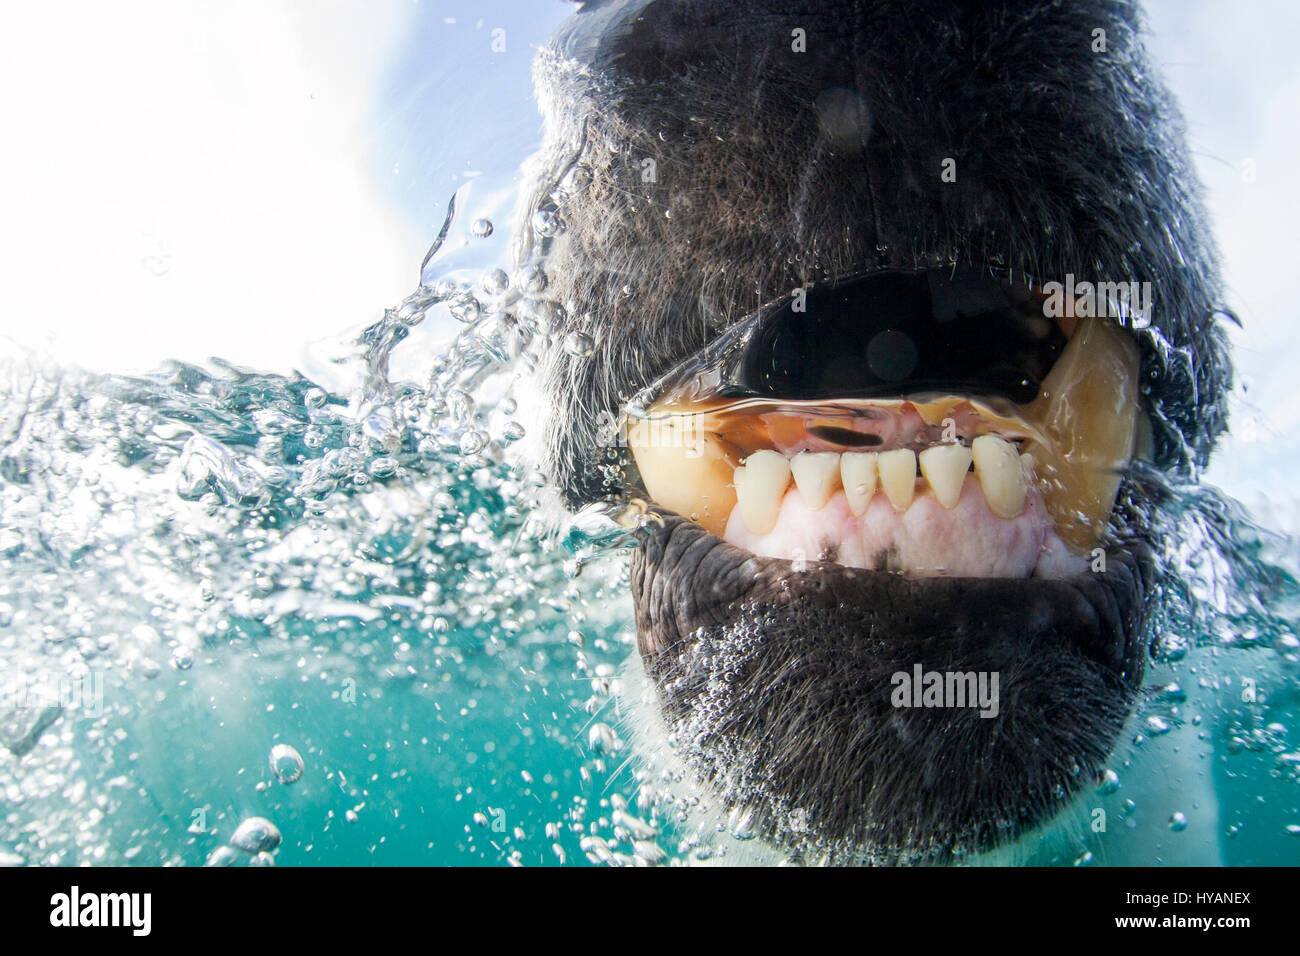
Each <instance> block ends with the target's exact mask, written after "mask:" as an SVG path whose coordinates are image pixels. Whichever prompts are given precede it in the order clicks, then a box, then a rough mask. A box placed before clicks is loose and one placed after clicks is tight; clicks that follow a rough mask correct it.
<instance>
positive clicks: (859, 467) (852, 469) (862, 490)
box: [840, 451, 879, 517]
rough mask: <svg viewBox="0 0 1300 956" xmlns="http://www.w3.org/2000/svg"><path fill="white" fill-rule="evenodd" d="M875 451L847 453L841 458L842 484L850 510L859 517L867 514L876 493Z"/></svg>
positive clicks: (876, 456)
mask: <svg viewBox="0 0 1300 956" xmlns="http://www.w3.org/2000/svg"><path fill="white" fill-rule="evenodd" d="M878 457H879V456H878V454H877V453H876V452H874V451H846V452H845V453H844V454H842V455H841V456H840V482H841V483H842V484H843V485H844V497H845V498H847V499H848V502H849V510H850V511H852V512H853V513H854V514H855V515H858V516H859V517H860V516H862V515H864V514H866V512H867V505H869V504H871V496H872V495H874V494H875V493H876V458H878Z"/></svg>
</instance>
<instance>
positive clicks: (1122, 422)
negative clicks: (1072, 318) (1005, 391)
mask: <svg viewBox="0 0 1300 956" xmlns="http://www.w3.org/2000/svg"><path fill="white" fill-rule="evenodd" d="M1027 416H1028V417H1029V419H1030V420H1031V421H1032V422H1033V423H1034V424H1035V425H1036V426H1037V427H1038V429H1039V431H1040V432H1041V434H1042V442H1041V443H1039V442H1033V443H1028V448H1029V449H1030V450H1031V451H1033V453H1034V460H1035V465H1036V470H1037V473H1038V475H1039V477H1040V478H1042V479H1043V480H1044V481H1045V482H1046V489H1047V490H1046V494H1045V495H1044V503H1045V504H1046V506H1047V510H1048V513H1049V514H1051V516H1052V518H1053V520H1054V521H1055V523H1056V526H1057V529H1058V531H1059V533H1060V535H1061V537H1062V538H1063V539H1064V540H1065V541H1066V543H1068V544H1070V545H1073V546H1074V547H1075V548H1076V549H1079V550H1081V551H1083V550H1087V549H1088V548H1091V547H1093V546H1094V545H1095V544H1096V542H1097V540H1098V538H1099V537H1100V535H1101V533H1102V532H1103V531H1104V530H1105V527H1106V524H1107V522H1108V521H1109V520H1110V512H1111V509H1112V508H1113V507H1114V506H1115V495H1116V493H1117V492H1118V491H1119V483H1120V472H1121V471H1122V469H1123V468H1124V467H1125V466H1126V465H1127V464H1128V463H1129V461H1130V460H1131V458H1132V455H1133V448H1134V444H1135V438H1136V436H1137V430H1138V421H1137V418H1138V348H1137V343H1136V342H1134V341H1133V339H1132V338H1131V337H1129V336H1128V334H1127V333H1125V332H1123V331H1121V330H1120V329H1119V328H1118V327H1117V326H1116V325H1115V323H1114V321H1112V320H1111V319H1108V318H1100V317H1095V316H1093V317H1088V318H1083V319H1080V320H1079V324H1078V327H1077V328H1076V329H1075V330H1074V335H1073V336H1072V337H1071V339H1070V344H1069V345H1067V346H1066V347H1065V351H1064V352H1062V353H1061V357H1060V358H1059V359H1057V361H1056V364H1055V365H1054V366H1053V367H1052V371H1051V372H1050V373H1048V375H1047V377H1046V378H1045V379H1043V386H1042V394H1040V395H1039V397H1038V398H1037V399H1035V400H1034V402H1033V404H1032V405H1031V406H1029V408H1028V409H1027Z"/></svg>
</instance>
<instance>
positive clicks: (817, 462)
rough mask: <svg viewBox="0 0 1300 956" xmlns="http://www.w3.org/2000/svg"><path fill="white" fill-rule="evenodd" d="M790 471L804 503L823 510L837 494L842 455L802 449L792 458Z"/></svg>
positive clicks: (817, 509) (814, 509)
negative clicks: (837, 480) (832, 496)
mask: <svg viewBox="0 0 1300 956" xmlns="http://www.w3.org/2000/svg"><path fill="white" fill-rule="evenodd" d="M790 471H791V473H792V474H793V475H794V483H795V487H796V488H798V489H799V495H800V497H802V498H803V503H804V504H805V505H807V506H808V507H809V508H811V509H812V510H813V511H821V510H822V509H823V508H825V507H826V502H828V501H830V500H831V495H833V494H835V488H836V479H838V478H839V476H840V456H839V455H837V454H836V453H835V452H833V451H819V452H806V451H801V452H799V454H797V455H795V456H794V457H793V458H792V459H790Z"/></svg>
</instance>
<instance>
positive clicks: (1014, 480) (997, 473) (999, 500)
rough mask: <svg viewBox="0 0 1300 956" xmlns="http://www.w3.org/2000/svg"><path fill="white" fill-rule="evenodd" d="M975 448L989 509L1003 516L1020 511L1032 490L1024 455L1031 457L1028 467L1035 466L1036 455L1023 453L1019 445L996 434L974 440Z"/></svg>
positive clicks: (976, 467) (976, 475)
mask: <svg viewBox="0 0 1300 956" xmlns="http://www.w3.org/2000/svg"><path fill="white" fill-rule="evenodd" d="M971 451H973V452H974V455H975V477H977V478H979V480H980V488H982V489H983V490H984V500H985V501H987V502H988V505H989V510H990V511H992V512H993V513H994V514H995V515H997V516H998V517H999V518H1014V517H1016V516H1017V515H1019V514H1020V512H1021V511H1022V510H1024V507H1025V494H1026V493H1027V492H1028V491H1029V481H1028V479H1027V478H1026V476H1025V469H1026V463H1025V462H1024V461H1023V460H1022V459H1028V467H1029V468H1032V467H1033V458H1032V457H1030V456H1029V455H1021V454H1020V453H1019V452H1017V451H1016V446H1015V445H1013V444H1011V443H1010V442H1007V441H1003V440H1002V439H1001V438H998V437H997V436H996V435H980V437H979V438H976V439H975V441H973V442H972V443H971Z"/></svg>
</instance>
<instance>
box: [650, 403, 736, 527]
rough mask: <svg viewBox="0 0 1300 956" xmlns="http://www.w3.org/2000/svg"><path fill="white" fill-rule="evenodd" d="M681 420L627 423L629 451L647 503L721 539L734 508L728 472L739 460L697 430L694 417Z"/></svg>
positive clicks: (690, 416) (733, 492) (716, 438)
mask: <svg viewBox="0 0 1300 956" xmlns="http://www.w3.org/2000/svg"><path fill="white" fill-rule="evenodd" d="M680 418H681V419H682V420H680V421H678V420H672V419H668V420H665V419H635V420H631V421H629V422H628V425H627V443H628V447H629V448H631V449H632V457H633V459H634V460H635V461H636V466H637V470H639V471H640V472H641V481H642V483H643V484H644V485H645V490H646V493H647V494H648V495H649V496H650V498H651V500H653V501H654V502H655V503H656V504H659V505H662V506H663V507H664V508H667V509H668V510H670V511H675V512H677V513H678V514H679V515H682V516H683V517H686V518H690V519H691V520H692V521H695V522H697V523H698V524H699V525H701V526H702V527H703V528H704V529H705V530H706V531H709V532H711V533H712V534H716V535H718V536H719V537H721V536H722V533H723V532H724V531H725V530H726V528H727V518H728V517H729V516H730V515H731V512H732V510H733V509H734V508H735V507H736V490H735V488H733V487H732V470H733V469H734V468H735V465H736V461H738V460H739V456H738V455H736V454H735V450H734V449H733V448H731V446H729V445H728V444H727V443H726V442H724V441H721V440H720V439H719V438H718V437H717V436H716V435H714V434H710V433H706V432H704V431H703V430H702V429H700V428H699V427H697V420H698V418H699V417H698V416H694V415H686V416H680Z"/></svg>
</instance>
